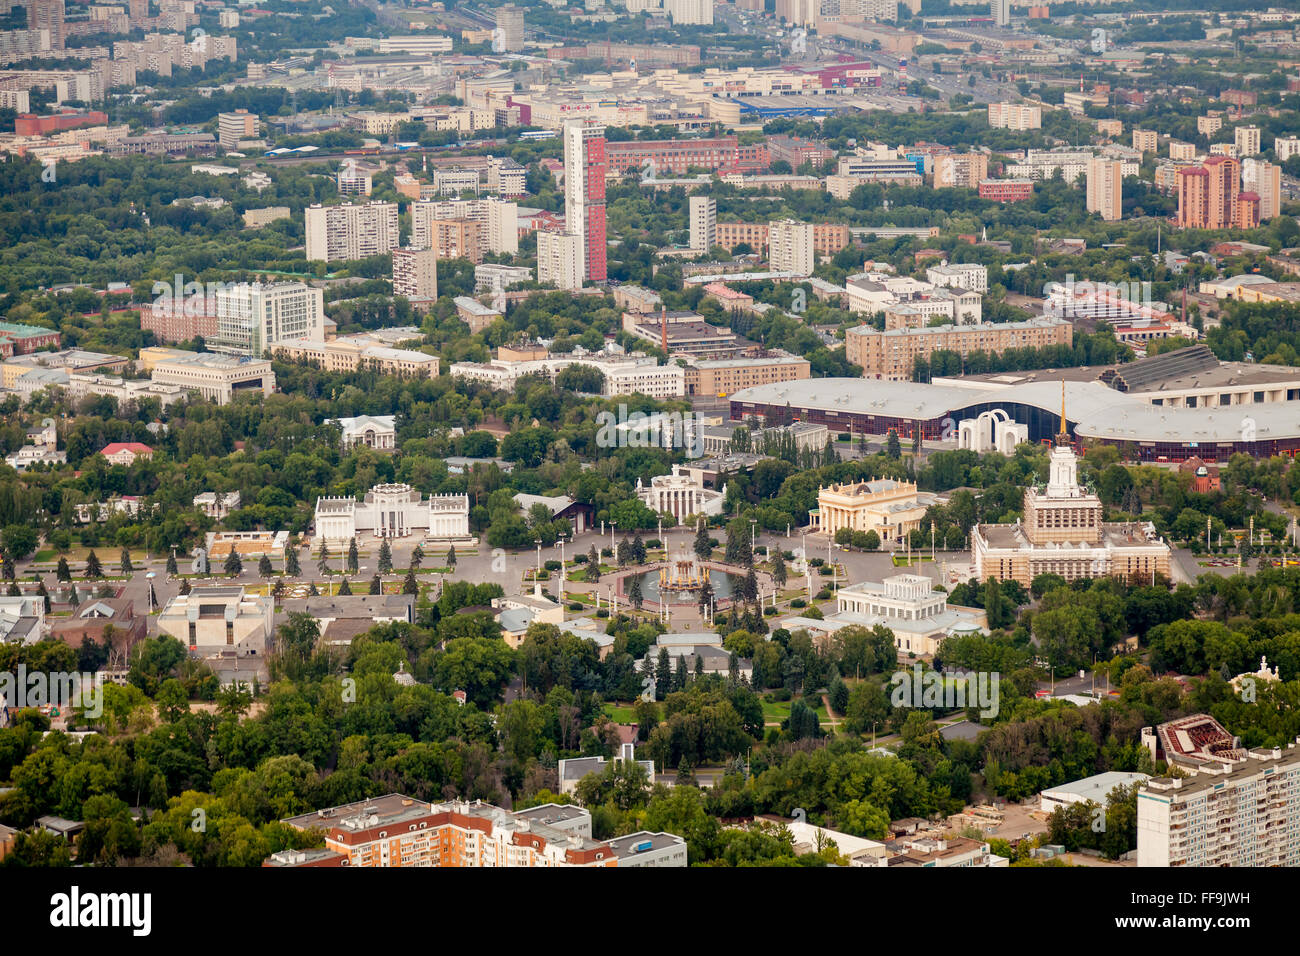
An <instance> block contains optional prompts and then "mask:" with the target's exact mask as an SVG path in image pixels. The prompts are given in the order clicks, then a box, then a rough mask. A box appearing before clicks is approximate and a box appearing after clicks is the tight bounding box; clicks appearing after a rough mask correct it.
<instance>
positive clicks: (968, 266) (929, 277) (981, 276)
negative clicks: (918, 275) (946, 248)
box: [925, 262, 989, 294]
mask: <svg viewBox="0 0 1300 956" xmlns="http://www.w3.org/2000/svg"><path fill="white" fill-rule="evenodd" d="M925 281H926V282H929V283H930V284H931V285H933V286H938V287H942V288H948V289H966V290H968V291H970V292H979V293H981V294H983V293H985V292H988V291H989V269H988V266H982V265H980V264H979V263H978V262H953V263H948V262H943V263H940V264H939V265H937V266H930V267H929V268H927V269H926V270H925Z"/></svg>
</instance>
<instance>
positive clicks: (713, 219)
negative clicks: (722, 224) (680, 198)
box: [690, 196, 718, 252]
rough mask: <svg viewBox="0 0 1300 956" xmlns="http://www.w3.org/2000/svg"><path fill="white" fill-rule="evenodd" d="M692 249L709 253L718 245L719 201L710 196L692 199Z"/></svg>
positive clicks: (693, 197)
mask: <svg viewBox="0 0 1300 956" xmlns="http://www.w3.org/2000/svg"><path fill="white" fill-rule="evenodd" d="M690 215H691V248H692V249H698V250H700V251H701V252H708V251H709V250H710V249H712V248H713V247H714V246H716V245H717V244H718V201H717V200H716V199H711V198H710V197H708V196H692V197H691V199H690Z"/></svg>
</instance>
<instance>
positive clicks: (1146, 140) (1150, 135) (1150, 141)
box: [1133, 129, 1160, 153]
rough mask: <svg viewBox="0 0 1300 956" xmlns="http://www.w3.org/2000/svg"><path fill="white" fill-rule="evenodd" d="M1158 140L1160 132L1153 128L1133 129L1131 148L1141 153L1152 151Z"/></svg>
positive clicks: (1154, 149)
mask: <svg viewBox="0 0 1300 956" xmlns="http://www.w3.org/2000/svg"><path fill="white" fill-rule="evenodd" d="M1159 142H1160V134H1159V133H1157V132H1156V131H1155V130H1153V129H1135V130H1134V131H1133V148H1134V149H1136V150H1140V151H1141V152H1143V153H1154V152H1155V151H1156V148H1157V146H1158V145H1159Z"/></svg>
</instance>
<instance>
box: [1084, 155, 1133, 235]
mask: <svg viewBox="0 0 1300 956" xmlns="http://www.w3.org/2000/svg"><path fill="white" fill-rule="evenodd" d="M1087 191H1088V195H1087V209H1088V212H1095V213H1097V214H1098V215H1100V216H1101V218H1102V219H1104V220H1106V221H1107V222H1114V221H1116V220H1118V219H1119V218H1120V216H1121V215H1122V214H1123V212H1122V208H1123V193H1124V164H1123V163H1122V162H1120V161H1119V160H1118V159H1106V158H1105V157H1103V156H1094V157H1093V158H1092V159H1090V160H1089V161H1088V185H1087Z"/></svg>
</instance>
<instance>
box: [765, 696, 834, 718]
mask: <svg viewBox="0 0 1300 956" xmlns="http://www.w3.org/2000/svg"><path fill="white" fill-rule="evenodd" d="M803 701H804V703H810V701H809V700H808V699H807V698H806V697H805V698H803ZM793 703H794V701H792V700H786V701H778V702H775V703H773V702H772V701H766V700H765V701H763V719H764V720H765V721H767V722H769V723H770V722H772V721H778V722H779V721H782V720H785V719H786V718H787V717H789V716H790V705H791V704H793ZM813 709H814V710H816V712H817V719H818V720H823V721H824V720H826V719H827V718H826V705H825V704H823V703H822V702H821V701H820V700H818V701H817V706H816V707H815V708H813Z"/></svg>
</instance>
